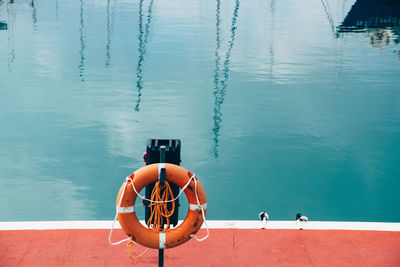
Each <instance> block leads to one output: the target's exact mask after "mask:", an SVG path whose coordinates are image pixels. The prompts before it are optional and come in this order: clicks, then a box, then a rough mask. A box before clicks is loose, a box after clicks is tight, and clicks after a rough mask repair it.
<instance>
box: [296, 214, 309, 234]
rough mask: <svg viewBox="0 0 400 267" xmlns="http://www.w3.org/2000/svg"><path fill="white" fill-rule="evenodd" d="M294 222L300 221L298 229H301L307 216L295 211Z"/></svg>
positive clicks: (306, 220)
mask: <svg viewBox="0 0 400 267" xmlns="http://www.w3.org/2000/svg"><path fill="white" fill-rule="evenodd" d="M296 222H297V224H299V223H300V227H299V229H300V230H303V224H304V223H305V222H308V217H307V216H304V215H301V213H297V214H296Z"/></svg>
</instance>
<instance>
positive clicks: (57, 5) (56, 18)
mask: <svg viewBox="0 0 400 267" xmlns="http://www.w3.org/2000/svg"><path fill="white" fill-rule="evenodd" d="M56 19H57V21H58V0H56Z"/></svg>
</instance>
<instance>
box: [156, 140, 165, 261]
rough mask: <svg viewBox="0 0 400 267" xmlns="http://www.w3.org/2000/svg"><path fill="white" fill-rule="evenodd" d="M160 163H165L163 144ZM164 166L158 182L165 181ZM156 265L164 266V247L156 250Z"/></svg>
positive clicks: (162, 182)
mask: <svg viewBox="0 0 400 267" xmlns="http://www.w3.org/2000/svg"><path fill="white" fill-rule="evenodd" d="M160 163H165V146H160ZM165 176H166V173H165V168H162V169H161V170H160V184H161V185H163V184H164V183H165ZM158 267H164V249H163V248H160V249H159V250H158Z"/></svg>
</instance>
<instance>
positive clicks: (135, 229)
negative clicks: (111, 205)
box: [117, 163, 207, 249]
mask: <svg viewBox="0 0 400 267" xmlns="http://www.w3.org/2000/svg"><path fill="white" fill-rule="evenodd" d="M160 168H165V170H166V179H167V180H168V181H170V182H172V183H174V184H176V185H178V186H179V187H180V188H184V187H185V185H187V184H188V185H187V187H186V189H185V190H184V192H185V194H186V197H187V199H188V202H189V210H188V214H187V216H186V218H185V220H184V221H183V222H182V224H181V225H179V226H178V227H177V228H174V229H168V230H167V231H166V232H165V233H159V232H156V231H154V230H152V229H149V228H146V227H145V226H143V225H142V224H141V223H140V222H139V220H138V218H137V216H136V212H135V201H136V197H137V196H138V195H137V193H138V192H140V190H142V189H143V188H144V187H145V186H146V185H148V184H151V183H154V182H156V181H157V180H158V179H159V172H160ZM129 178H130V179H129ZM132 183H133V185H132ZM195 189H196V190H195ZM135 191H136V192H137V193H136V192H135ZM121 196H122V198H121ZM206 210H207V199H206V194H205V192H204V189H203V187H202V186H201V184H200V182H199V181H198V180H197V178H196V177H195V176H194V175H193V174H192V173H191V172H189V171H188V170H186V169H184V168H182V167H180V166H178V165H174V164H169V163H156V164H151V165H147V166H145V167H143V168H140V169H139V170H137V171H135V172H134V173H132V174H131V175H130V176H129V177H127V180H126V181H125V183H124V184H122V186H121V188H120V190H119V193H118V197H117V212H118V221H119V223H120V225H121V227H122V229H123V230H124V232H125V233H126V234H127V235H128V236H130V237H131V239H132V240H133V241H135V242H137V243H139V244H141V245H143V246H146V247H149V248H155V249H159V248H172V247H176V246H178V245H180V244H182V243H184V242H186V241H188V240H189V239H190V238H191V237H193V236H194V235H195V234H196V233H197V231H199V229H200V227H201V225H202V224H203V215H204V216H205V212H206ZM203 212H204V214H203Z"/></svg>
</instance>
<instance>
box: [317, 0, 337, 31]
mask: <svg viewBox="0 0 400 267" xmlns="http://www.w3.org/2000/svg"><path fill="white" fill-rule="evenodd" d="M321 4H322V6H323V7H324V11H325V13H326V16H327V18H328V21H329V25H330V27H331V32H332V34H333V35H334V36H335V37H337V35H336V30H335V23H334V22H333V19H332V12H331V9H330V7H329V3H328V1H327V0H321Z"/></svg>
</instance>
